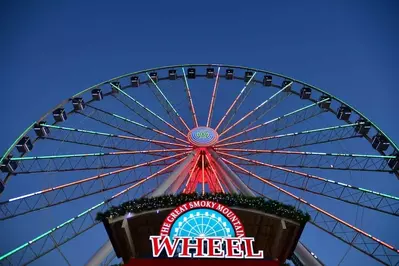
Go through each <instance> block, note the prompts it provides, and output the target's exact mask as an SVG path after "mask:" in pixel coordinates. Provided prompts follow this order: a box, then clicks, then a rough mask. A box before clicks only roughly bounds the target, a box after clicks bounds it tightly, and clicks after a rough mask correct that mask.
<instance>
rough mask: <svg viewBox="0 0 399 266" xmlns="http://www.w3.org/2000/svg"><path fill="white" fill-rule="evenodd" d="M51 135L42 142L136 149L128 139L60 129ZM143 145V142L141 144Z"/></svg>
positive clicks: (114, 148)
mask: <svg viewBox="0 0 399 266" xmlns="http://www.w3.org/2000/svg"><path fill="white" fill-rule="evenodd" d="M52 132H53V133H52V134H51V135H50V136H47V137H45V138H43V140H47V141H56V142H67V143H71V144H72V145H73V144H76V145H83V146H89V147H97V148H99V149H100V150H103V149H110V150H116V151H130V150H132V149H137V147H136V145H137V142H136V141H134V140H130V139H125V138H120V137H118V136H115V135H114V136H111V135H112V134H110V135H98V134H90V133H86V132H77V131H68V130H62V129H60V130H59V129H55V130H53V131H52ZM143 143H144V142H143ZM149 143H151V144H154V145H156V146H160V147H162V148H164V147H165V146H166V147H168V146H169V147H170V146H172V147H176V146H177V147H181V148H187V147H189V146H185V145H182V146H181V145H174V144H172V143H170V144H163V143H162V144H158V143H152V142H149Z"/></svg>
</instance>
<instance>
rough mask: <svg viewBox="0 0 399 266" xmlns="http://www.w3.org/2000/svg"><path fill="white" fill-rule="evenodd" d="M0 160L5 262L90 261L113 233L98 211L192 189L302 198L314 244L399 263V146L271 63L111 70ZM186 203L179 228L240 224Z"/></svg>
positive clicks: (294, 201)
mask: <svg viewBox="0 0 399 266" xmlns="http://www.w3.org/2000/svg"><path fill="white" fill-rule="evenodd" d="M369 112H372V110H370V111H369ZM0 170H1V172H0V193H1V195H0V225H1V226H0V234H1V237H0V239H1V241H0V242H1V243H0V265H26V264H32V265H46V264H54V262H57V265H62V264H65V265H76V264H78V265H81V264H82V263H84V262H85V261H87V260H88V259H89V258H90V257H91V255H92V254H95V253H96V252H97V250H98V248H99V247H101V245H102V244H103V242H105V241H107V235H106V233H105V232H104V229H103V227H102V226H99V222H98V221H96V220H95V216H96V214H97V213H98V212H103V211H105V210H106V209H108V208H109V207H110V206H112V205H118V204H120V203H122V202H124V201H127V200H131V199H133V198H137V197H143V196H157V195H162V194H168V193H174V194H176V193H192V192H198V193H205V192H222V193H244V194H246V195H256V196H263V197H265V198H267V199H274V200H278V201H281V202H283V203H287V204H291V205H293V206H295V207H296V208H298V209H301V210H303V211H305V212H308V213H309V214H310V215H311V217H312V218H311V221H310V222H309V223H310V224H309V225H308V226H307V227H306V228H305V231H304V233H303V235H302V238H301V240H300V241H301V243H303V244H304V245H306V246H308V248H310V249H311V250H312V255H314V254H315V253H316V254H318V255H319V257H321V258H322V260H324V261H329V258H328V257H330V256H331V261H335V262H336V260H333V259H332V258H333V257H334V258H335V257H339V256H342V255H343V254H344V256H346V254H347V253H348V252H349V251H350V252H351V254H353V255H351V256H353V257H354V258H356V259H357V260H359V261H361V262H362V263H361V264H363V265H364V264H367V265H374V264H375V265H379V264H385V265H399V250H398V245H399V243H398V241H399V235H398V230H397V229H396V228H392V226H394V224H395V223H396V224H397V223H398V220H397V218H398V216H399V197H398V196H396V195H397V191H398V188H399V185H398V182H397V180H396V179H397V178H399V148H398V146H397V145H396V144H395V143H394V142H393V141H392V139H391V138H390V137H389V136H387V135H386V134H385V133H384V132H383V131H382V130H381V129H380V128H379V127H378V126H377V125H376V124H375V123H373V122H372V121H370V120H369V119H368V118H366V117H365V116H364V115H363V114H362V113H361V112H359V111H358V110H356V109H355V108H354V107H353V106H351V105H349V104H347V103H345V102H344V101H342V100H341V99H339V98H337V97H335V96H334V95H332V94H330V93H328V92H326V91H324V90H321V89H319V88H317V87H314V86H312V85H309V84H307V83H304V82H301V81H299V80H296V79H293V78H290V77H286V76H283V75H280V74H276V73H272V72H269V71H264V70H260V69H254V68H249V67H241V66H231V65H220V64H197V65H193V64H190V65H174V66H166V67H159V68H153V69H147V70H142V71H137V72H134V73H129V74H126V75H122V76H119V77H116V78H113V79H111V80H108V81H105V82H102V83H100V84H97V85H94V86H92V87H90V88H87V89H85V90H83V91H81V92H79V93H77V94H75V95H73V96H72V97H71V98H69V99H66V100H65V101H63V102H61V103H60V104H58V105H57V106H55V107H54V108H53V109H51V110H50V111H49V112H48V113H46V114H45V115H43V116H42V117H41V118H39V119H38V120H37V121H35V122H34V123H32V124H31V125H30V126H28V127H27V129H26V130H25V131H24V132H23V133H22V134H21V135H20V136H19V137H18V138H17V139H16V140H15V142H14V143H13V144H12V145H11V146H10V148H9V149H8V150H7V151H6V152H5V153H4V154H3V155H2V157H1V158H0ZM395 192H396V195H395ZM187 215H188V216H184V217H183V216H182V217H180V218H181V220H178V221H177V222H176V223H175V226H176V227H175V228H173V230H174V231H173V232H174V233H175V234H177V235H179V236H180V235H185V234H187V235H190V236H197V235H198V236H200V235H202V234H206V235H212V234H219V233H220V232H222V233H223V234H225V235H227V236H229V235H232V236H233V235H234V230H233V229H232V227H231V224H229V222H228V221H224V220H223V219H225V218H224V216H222V215H218V214H217V213H211V212H210V211H208V212H207V213H205V212H199V211H193V212H192V213H187ZM190 215H191V216H190ZM365 217H366V218H365ZM184 219H186V220H184ZM365 219H367V221H365ZM4 239H6V240H5V241H4ZM315 243H318V244H315ZM395 246H396V247H395ZM333 252H337V254H332V253H333ZM338 253H339V254H338ZM85 254H87V255H85ZM108 255H109V256H108V257H107V258H104V260H103V264H104V265H108V264H109V263H111V262H113V261H115V254H113V253H112V252H111V253H109V254H108ZM314 256H316V255H314Z"/></svg>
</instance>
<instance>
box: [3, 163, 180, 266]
mask: <svg viewBox="0 0 399 266" xmlns="http://www.w3.org/2000/svg"><path fill="white" fill-rule="evenodd" d="M183 160H184V158H183V159H179V160H178V161H176V162H174V163H172V164H170V165H168V166H166V167H164V168H162V169H161V170H159V171H157V172H155V173H154V174H151V175H149V176H147V177H146V178H144V179H142V180H140V181H138V182H137V183H135V184H133V185H131V186H129V187H128V188H126V189H124V190H122V191H120V192H118V193H117V194H114V195H113V196H112V197H110V198H108V199H106V200H104V201H102V202H100V203H99V204H97V205H95V206H93V207H91V208H89V209H87V210H86V211H84V212H82V213H80V214H78V215H77V216H75V217H73V218H71V219H69V220H67V221H65V222H64V223H62V224H60V225H58V226H57V227H54V228H53V229H51V230H49V231H47V232H45V233H43V234H41V235H40V236H38V237H36V238H34V239H32V240H31V241H29V242H26V243H25V244H23V245H21V246H19V247H17V248H15V249H13V250H11V251H10V252H7V253H5V254H4V255H0V262H2V261H3V260H4V261H8V262H10V263H11V264H12V265H15V264H17V265H25V264H28V263H31V262H33V261H35V260H36V259H38V258H40V257H42V256H43V255H46V254H47V253H49V252H50V251H52V250H54V249H56V248H57V247H60V246H61V245H63V244H65V243H66V242H68V241H70V240H71V239H73V238H75V237H77V236H78V235H80V234H82V233H83V232H85V231H87V230H88V229H90V228H92V227H93V226H95V225H96V224H98V223H99V221H96V218H95V216H96V213H98V212H101V211H105V210H106V209H105V208H106V206H108V205H109V204H110V202H111V201H113V200H115V199H116V198H118V197H119V196H121V195H124V194H125V193H127V192H128V191H130V190H132V189H134V188H136V187H138V186H140V185H142V184H143V183H144V182H146V181H148V180H150V179H152V178H154V177H157V176H159V175H160V174H162V173H164V172H165V171H167V170H169V169H170V168H172V167H174V166H175V165H177V164H179V163H180V162H182V161H183ZM88 217H89V222H86V223H85V224H84V225H82V224H81V222H82V220H83V221H86V220H87V218H88ZM66 227H70V228H72V230H65V232H68V233H70V235H68V236H64V235H61V238H60V235H58V234H57V233H58V232H60V229H61V228H63V229H64V228H66ZM71 231H72V232H71ZM50 238H52V239H54V242H53V243H50V242H49V243H50V244H49V245H47V246H45V247H42V245H43V242H44V243H45V242H46V241H47V239H50ZM35 247H36V248H38V249H40V250H39V251H37V252H35V254H34V255H33V256H32V255H31V256H30V257H27V256H26V255H25V256H22V258H21V257H20V255H21V254H24V253H25V252H26V251H27V250H30V249H33V248H35Z"/></svg>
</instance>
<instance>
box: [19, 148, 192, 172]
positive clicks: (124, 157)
mask: <svg viewBox="0 0 399 266" xmlns="http://www.w3.org/2000/svg"><path fill="white" fill-rule="evenodd" d="M189 150H190V149H189V148H184V149H183V148H182V149H159V150H155V149H154V150H142V151H119V152H98V153H86V154H60V155H49V156H34V157H13V158H11V161H14V162H17V163H18V168H17V169H16V170H15V171H14V172H13V174H31V173H43V172H68V171H83V170H94V169H114V168H122V167H127V166H131V165H132V163H133V162H134V158H133V157H135V156H138V155H142V156H146V155H147V156H149V155H152V156H160V157H167V156H169V155H170V154H171V153H177V152H184V151H189Z"/></svg>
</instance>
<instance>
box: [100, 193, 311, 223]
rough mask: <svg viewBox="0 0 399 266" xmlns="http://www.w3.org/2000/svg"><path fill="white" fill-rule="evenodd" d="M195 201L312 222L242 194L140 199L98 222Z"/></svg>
mask: <svg viewBox="0 0 399 266" xmlns="http://www.w3.org/2000/svg"><path fill="white" fill-rule="evenodd" d="M195 200H209V201H215V202H219V203H220V204H223V205H226V206H229V207H239V208H245V209H253V210H259V211H262V212H265V213H268V214H273V215H276V216H279V217H283V218H286V219H290V220H293V221H296V222H298V223H300V224H301V225H302V226H304V225H305V224H306V222H308V221H309V220H310V215H309V214H308V213H304V212H302V211H301V210H298V209H296V208H295V207H294V206H291V205H287V204H283V203H280V202H278V201H275V200H265V199H264V198H262V197H250V196H245V195H242V194H224V193H216V194H210V193H206V194H204V195H202V194H197V193H194V194H179V195H165V196H160V197H153V198H138V199H135V200H131V201H127V202H125V203H122V204H121V205H119V206H112V207H111V208H110V209H109V210H107V211H106V212H104V213H101V212H100V213H98V214H97V217H96V220H97V221H104V220H105V219H107V218H115V217H119V216H123V215H125V214H126V213H129V212H131V213H140V212H144V211H150V210H157V209H163V208H171V207H177V206H180V205H182V204H184V203H186V202H190V201H195Z"/></svg>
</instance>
